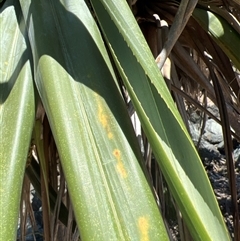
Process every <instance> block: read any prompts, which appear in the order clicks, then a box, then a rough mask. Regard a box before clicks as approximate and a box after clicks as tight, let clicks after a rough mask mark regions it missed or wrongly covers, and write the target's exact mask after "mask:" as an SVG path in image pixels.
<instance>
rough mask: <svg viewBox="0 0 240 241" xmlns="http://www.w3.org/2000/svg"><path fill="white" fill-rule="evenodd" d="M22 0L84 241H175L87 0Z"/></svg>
mask: <svg viewBox="0 0 240 241" xmlns="http://www.w3.org/2000/svg"><path fill="white" fill-rule="evenodd" d="M62 2H63V4H62V3H61V2H59V1H54V0H52V1H49V0H46V1H33V2H31V3H30V1H27V0H24V1H21V6H22V9H23V13H24V16H25V19H26V21H27V22H29V36H30V40H31V46H32V49H33V55H34V57H35V58H34V63H35V66H34V68H35V70H36V85H37V88H38V91H39V94H40V97H41V99H42V102H43V105H44V108H45V110H46V113H47V116H48V119H49V123H50V126H51V129H52V132H53V135H54V139H55V141H56V144H57V148H58V151H59V155H60V159H61V163H62V166H63V170H64V173H65V176H66V181H67V185H68V188H69V192H70V197H71V201H72V203H73V208H74V212H75V216H76V220H77V224H78V227H79V229H80V234H81V239H82V240H146V241H147V240H168V236H167V234H166V230H165V226H164V224H163V220H162V218H161V215H160V213H159V209H158V206H157V204H156V201H155V199H154V197H153V194H152V191H151V189H150V187H149V185H148V182H147V181H146V178H145V176H144V174H143V172H142V169H141V167H140V163H139V162H138V160H139V161H140V162H141V161H142V157H141V153H140V150H139V147H138V144H137V141H136V138H135V134H134V132H133V129H132V125H131V122H130V120H129V116H128V113H127V111H126V108H125V105H124V103H123V100H122V97H121V96H120V93H119V90H118V88H117V87H116V84H115V80H114V79H115V77H114V75H113V71H112V68H111V67H110V61H109V59H108V57H107V52H106V50H105V47H104V44H103V41H102V39H101V35H100V33H99V31H98V28H97V26H96V24H95V22H94V20H93V18H92V16H91V14H90V12H89V10H88V8H87V7H86V5H85V2H84V1H73V0H72V1H71V4H70V3H69V1H62Z"/></svg>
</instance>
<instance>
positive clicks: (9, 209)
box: [0, 1, 35, 241]
mask: <svg viewBox="0 0 240 241" xmlns="http://www.w3.org/2000/svg"><path fill="white" fill-rule="evenodd" d="M13 2H14V4H15V5H12V4H13ZM6 4H8V5H6ZM6 4H5V6H4V8H3V11H2V12H1V13H0V36H1V55H0V56H1V59H0V126H1V138H0V217H1V225H0V240H1V241H12V240H16V230H17V224H18V215H19V207H20V197H21V191H22V182H23V176H24V170H25V165H26V161H27V155H28V149H29V145H30V141H31V134H32V127H33V123H34V113H35V104H34V89H33V80H32V75H31V68H30V58H31V52H29V49H28V46H27V43H26V41H25V38H26V34H25V27H24V24H21V25H19V23H20V22H21V19H22V16H21V9H20V8H19V6H18V5H17V4H16V1H7V2H6ZM9 43H11V44H9Z"/></svg>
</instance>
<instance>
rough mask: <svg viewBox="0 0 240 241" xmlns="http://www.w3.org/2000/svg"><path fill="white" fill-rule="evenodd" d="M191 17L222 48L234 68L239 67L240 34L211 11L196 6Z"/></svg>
mask: <svg viewBox="0 0 240 241" xmlns="http://www.w3.org/2000/svg"><path fill="white" fill-rule="evenodd" d="M193 17H194V18H195V19H196V20H197V21H198V23H199V24H200V26H201V27H202V28H203V29H204V30H205V31H207V32H208V33H209V34H210V36H211V37H212V38H213V39H214V40H215V41H216V43H217V44H218V45H219V46H220V47H221V48H222V50H223V51H224V52H225V54H226V55H227V56H228V57H229V58H230V59H231V60H232V62H233V64H234V65H235V66H236V68H238V69H240V54H239V42H240V35H239V34H238V33H237V31H236V30H235V29H234V28H233V27H232V26H231V25H230V24H229V23H228V22H227V21H226V20H225V19H224V18H222V17H220V16H218V15H217V14H215V13H212V12H211V11H207V10H203V9H200V8H196V9H195V10H194V12H193Z"/></svg>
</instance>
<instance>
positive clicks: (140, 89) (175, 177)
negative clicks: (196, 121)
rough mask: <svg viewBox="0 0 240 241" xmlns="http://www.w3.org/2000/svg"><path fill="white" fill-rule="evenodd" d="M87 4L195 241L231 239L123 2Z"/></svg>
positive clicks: (191, 146) (148, 53)
mask: <svg viewBox="0 0 240 241" xmlns="http://www.w3.org/2000/svg"><path fill="white" fill-rule="evenodd" d="M91 2H92V4H93V6H94V10H95V11H96V13H97V17H98V20H99V23H100V25H101V27H102V30H103V32H104V34H105V36H106V39H107V41H109V46H110V48H111V49H112V53H113V56H114V58H115V61H116V64H117V65H118V68H119V72H120V73H121V75H122V78H123V80H124V83H125V85H126V87H127V90H128V92H129V95H130V97H131V100H132V102H133V104H134V106H135V109H136V111H137V113H138V116H139V118H140V120H141V124H142V126H143V128H144V131H145V133H146V135H147V137H148V140H149V142H150V144H151V146H152V149H153V152H154V154H155V156H156V158H157V160H158V163H159V165H160V167H161V170H162V172H163V174H164V176H165V178H166V181H167V183H168V185H169V186H170V189H171V192H172V194H173V196H174V198H175V199H176V201H177V204H178V206H179V208H180V210H181V212H182V215H183V218H184V220H185V221H186V223H187V225H188V227H189V229H190V231H191V234H192V236H193V238H194V240H204V241H205V240H230V238H229V235H228V232H227V229H226V227H225V224H224V221H223V218H222V215H221V212H220V210H219V208H218V204H217V202H216V198H215V196H214V193H213V191H212V188H211V185H210V183H209V180H208V178H207V175H206V173H205V170H204V168H203V165H202V163H201V160H200V158H199V157H198V154H197V152H196V150H195V148H194V146H193V144H192V141H191V139H190V137H189V135H188V134H187V132H186V128H185V127H184V125H183V122H182V120H181V118H180V115H179V114H178V113H177V110H176V108H175V106H174V103H173V101H172V99H171V96H170V94H169V92H168V90H167V88H166V86H165V83H164V81H163V78H162V77H161V76H160V74H159V72H158V69H157V67H156V65H155V63H154V60H153V58H152V56H151V54H150V51H149V49H148V47H147V45H146V43H145V41H144V39H143V36H142V34H141V32H140V30H139V28H138V26H137V24H136V21H135V19H134V18H133V16H132V13H131V12H130V11H129V8H128V6H127V4H126V2H125V1H119V0H111V1H109V0H101V1H99V0H92V1H91Z"/></svg>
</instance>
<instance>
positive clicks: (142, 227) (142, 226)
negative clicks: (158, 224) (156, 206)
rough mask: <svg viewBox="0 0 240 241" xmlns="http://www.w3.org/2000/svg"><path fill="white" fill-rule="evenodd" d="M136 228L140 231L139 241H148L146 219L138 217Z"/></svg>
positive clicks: (147, 222) (147, 223)
mask: <svg viewBox="0 0 240 241" xmlns="http://www.w3.org/2000/svg"><path fill="white" fill-rule="evenodd" d="M138 228H139V231H140V240H141V241H149V221H148V218H146V217H144V216H143V217H140V218H139V219H138Z"/></svg>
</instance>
